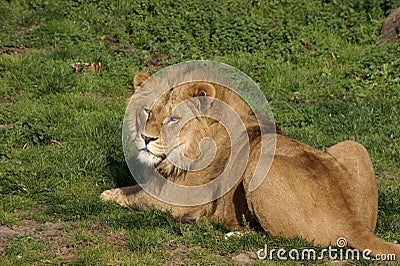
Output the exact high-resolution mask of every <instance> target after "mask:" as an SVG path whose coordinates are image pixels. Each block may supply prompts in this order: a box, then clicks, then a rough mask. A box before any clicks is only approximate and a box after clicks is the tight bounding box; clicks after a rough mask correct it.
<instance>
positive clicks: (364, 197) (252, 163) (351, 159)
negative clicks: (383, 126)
mask: <svg viewBox="0 0 400 266" xmlns="http://www.w3.org/2000/svg"><path fill="white" fill-rule="evenodd" d="M148 77H149V75H148V74H146V73H139V74H137V75H136V76H135V78H134V83H135V89H136V91H138V92H139V93H140V89H141V84H142V83H143V82H144V81H145V80H146V79H147V78H148ZM197 96H207V99H208V100H207V101H204V102H201V101H198V102H197V104H195V102H194V103H193V105H191V104H190V103H189V104H188V105H190V106H187V107H188V108H187V109H186V110H187V112H193V116H195V115H196V112H197V109H198V108H204V106H205V105H206V106H207V107H208V108H210V107H211V108H212V104H211V102H212V101H213V100H212V99H218V100H220V101H224V102H225V103H227V104H228V105H229V106H231V107H232V108H233V109H234V110H235V112H237V114H238V115H239V116H240V118H241V119H242V120H243V121H244V123H245V125H246V130H247V134H248V137H249V141H250V158H249V162H248V163H247V165H244V166H243V167H245V171H244V173H243V175H242V176H241V178H240V179H239V180H238V182H236V183H235V185H234V186H233V188H232V189H231V190H229V192H228V193H226V194H224V195H223V196H222V197H220V198H218V199H216V200H213V201H212V202H210V203H206V204H203V205H200V206H176V205H171V204H168V203H165V202H163V201H160V200H158V199H156V198H154V197H153V196H151V195H149V194H148V193H147V192H146V191H144V190H143V189H141V187H139V186H138V185H136V186H132V187H123V188H116V189H111V190H106V191H104V192H103V193H102V195H101V198H102V199H103V200H112V201H116V202H118V203H119V204H121V205H123V206H126V207H129V208H141V209H148V208H153V207H155V208H159V209H161V210H168V211H170V212H171V214H172V215H173V216H174V217H175V218H176V219H178V220H180V221H190V220H198V219H200V218H201V217H204V216H205V217H210V218H212V219H215V220H217V221H219V222H221V223H222V224H224V225H225V226H226V227H228V228H235V227H237V226H241V224H242V222H243V218H245V220H246V221H247V222H250V224H251V225H252V224H256V223H259V224H260V225H261V226H262V228H263V229H264V230H265V231H266V232H268V233H269V234H270V235H272V236H284V237H295V236H300V237H303V238H305V239H308V240H311V241H314V244H316V245H321V246H327V245H330V244H335V243H336V240H337V239H338V238H340V237H344V238H346V239H347V241H348V246H350V247H353V248H357V249H359V250H364V249H370V250H372V254H373V255H376V254H396V256H397V258H400V245H396V244H393V243H388V242H385V241H384V240H382V239H380V238H378V237H376V236H375V235H374V233H373V232H374V230H375V225H376V220H377V211H378V192H377V185H376V181H375V174H374V169H373V166H372V163H371V160H370V157H369V154H368V152H367V151H366V149H365V148H364V147H363V146H362V145H361V144H359V143H357V142H354V141H345V142H340V143H338V144H336V145H334V146H332V147H330V148H329V149H327V151H326V152H323V151H320V150H317V149H315V148H313V147H310V146H308V145H306V144H304V143H301V142H299V141H296V140H294V139H291V138H289V137H287V136H285V135H283V134H280V133H279V132H277V134H276V150H275V155H274V160H273V162H272V165H271V168H270V170H269V172H268V174H267V176H266V177H265V179H264V180H263V181H262V183H261V185H260V186H258V187H257V188H256V189H255V190H251V189H249V184H250V181H251V178H252V177H253V174H254V171H255V170H254V169H255V167H256V164H257V159H254V160H253V158H259V153H260V141H261V130H260V125H259V122H258V120H257V119H256V117H255V115H254V113H252V111H251V109H250V108H249V107H248V105H247V104H246V103H245V102H244V101H243V100H242V99H241V98H240V97H239V96H238V95H237V94H235V93H234V92H232V91H230V90H229V89H227V88H225V87H223V86H221V85H217V84H211V83H205V82H193V83H189V84H183V85H180V86H177V87H175V88H173V89H170V90H168V91H167V92H166V93H165V94H163V96H162V97H161V98H160V99H159V100H158V101H157V102H156V103H155V104H154V106H152V107H151V106H147V107H144V108H143V110H142V112H143V114H140V115H142V116H143V120H142V123H143V124H142V125H143V126H138V125H136V126H133V125H132V129H133V130H135V131H137V132H134V134H135V136H136V137H135V143H136V146H137V148H138V150H139V155H138V157H139V159H140V160H141V161H142V162H143V163H145V164H148V165H151V166H153V167H155V168H156V169H157V171H158V172H159V173H161V174H162V175H163V176H164V177H165V178H166V179H168V180H170V181H172V182H174V183H176V184H181V185H186V186H198V185H201V184H205V183H208V182H210V181H211V180H213V179H215V178H216V177H217V176H218V175H219V174H220V173H221V172H222V171H223V169H224V166H225V165H226V164H227V162H228V160H229V158H230V155H231V152H230V149H229V147H230V145H231V143H230V140H229V135H228V133H227V131H226V129H225V128H224V127H223V126H221V125H220V123H218V121H215V120H213V119H210V118H207V117H200V118H198V119H192V120H190V121H189V122H187V124H186V125H185V126H183V127H182V130H181V132H180V134H179V141H178V142H177V145H178V146H179V148H180V150H181V151H182V152H183V154H184V155H185V156H186V157H188V158H191V159H194V158H197V157H198V156H199V154H200V153H201V152H200V150H199V143H200V141H201V140H202V139H204V138H211V139H213V140H214V141H215V143H216V146H217V148H218V149H217V151H216V154H215V160H213V161H212V162H211V163H210V164H209V165H208V166H207V167H205V168H203V169H201V170H198V171H190V170H188V169H182V168H179V167H177V166H176V165H174V164H172V163H171V162H170V161H169V160H168V157H167V156H166V155H167V154H168V153H169V152H171V149H174V148H176V147H172V146H171V145H169V143H165V140H163V135H162V131H161V130H162V127H163V125H164V124H165V123H167V124H168V127H171V128H174V127H178V126H180V125H179V124H180V121H179V117H182V116H184V115H187V114H182V113H174V114H171V111H172V110H173V108H174V107H175V106H177V105H178V104H179V103H181V102H182V101H184V100H187V99H190V98H193V97H197ZM133 97H136V96H135V95H134V96H133ZM138 101H140V99H138ZM135 115H137V114H135ZM261 127H267V128H269V127H272V125H271V124H269V123H265V124H262V125H261ZM268 132H269V133H268ZM270 132H273V130H270V131H268V130H267V134H273V133H270Z"/></svg>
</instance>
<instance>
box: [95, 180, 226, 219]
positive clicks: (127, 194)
mask: <svg viewBox="0 0 400 266" xmlns="http://www.w3.org/2000/svg"><path fill="white" fill-rule="evenodd" d="M100 198H101V199H102V200H105V201H115V202H117V203H118V204H120V205H122V206H124V207H127V208H132V209H142V210H149V209H153V208H156V209H159V210H162V211H169V212H171V215H172V216H173V217H174V218H175V219H177V220H179V221H181V222H188V221H193V220H198V219H200V218H201V217H202V216H206V217H212V216H213V208H212V205H213V204H212V203H209V204H205V205H201V206H176V205H172V204H168V203H165V202H163V201H160V200H158V199H156V198H155V197H153V196H151V195H150V194H148V193H147V192H146V191H145V190H143V189H142V188H141V187H140V186H139V185H135V186H129V187H121V188H114V189H110V190H106V191H104V192H103V193H101V196H100ZM214 218H217V219H218V218H220V217H214Z"/></svg>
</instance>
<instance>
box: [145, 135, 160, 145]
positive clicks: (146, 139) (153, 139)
mask: <svg viewBox="0 0 400 266" xmlns="http://www.w3.org/2000/svg"><path fill="white" fill-rule="evenodd" d="M142 138H143V140H144V143H146V145H147V144H149V142H150V141H155V140H156V139H157V138H155V137H150V136H146V135H145V134H142Z"/></svg>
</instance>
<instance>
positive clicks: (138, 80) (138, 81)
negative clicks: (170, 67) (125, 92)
mask: <svg viewBox="0 0 400 266" xmlns="http://www.w3.org/2000/svg"><path fill="white" fill-rule="evenodd" d="M149 77H150V74H149V73H147V72H140V73H138V74H136V75H135V77H134V78H133V85H134V86H135V91H136V90H137V89H138V88H139V87H140V85H142V83H143V82H144V81H145V80H146V79H148V78H149Z"/></svg>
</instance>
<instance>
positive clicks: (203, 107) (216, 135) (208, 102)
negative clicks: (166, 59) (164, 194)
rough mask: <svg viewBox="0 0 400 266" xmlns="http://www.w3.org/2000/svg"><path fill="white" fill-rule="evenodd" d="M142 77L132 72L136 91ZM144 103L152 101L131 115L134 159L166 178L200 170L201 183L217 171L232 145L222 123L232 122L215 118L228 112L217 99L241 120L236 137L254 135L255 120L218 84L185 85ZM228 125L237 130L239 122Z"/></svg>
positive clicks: (143, 76) (216, 174) (230, 92)
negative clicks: (201, 172) (201, 173)
mask: <svg viewBox="0 0 400 266" xmlns="http://www.w3.org/2000/svg"><path fill="white" fill-rule="evenodd" d="M148 77H149V75H148V74H145V73H139V74H137V75H136V76H135V79H134V81H135V88H136V93H137V94H140V90H141V87H140V86H141V84H142V83H143V82H144V81H145V80H146V79H147V78H148ZM143 97H146V96H143ZM138 102H141V103H142V102H144V101H140V100H138ZM147 102H153V103H152V104H149V105H143V106H140V108H138V109H137V112H138V113H137V114H135V118H136V127H135V128H134V130H135V131H136V135H135V144H136V147H137V149H138V152H139V154H138V159H139V160H140V161H141V162H142V163H144V164H146V165H149V166H154V167H156V169H157V171H158V172H159V173H160V174H162V175H163V176H164V177H165V178H168V179H170V180H177V179H179V178H180V177H182V178H184V176H185V174H186V173H187V171H194V170H196V171H204V172H206V173H207V175H205V176H206V177H205V179H204V180H202V181H199V184H201V183H204V182H209V181H210V180H212V179H213V178H215V177H217V176H218V175H219V174H220V173H221V172H222V171H223V169H224V167H225V165H226V164H227V161H228V160H229V158H230V156H231V147H232V143H231V141H232V140H231V137H232V136H231V135H230V134H229V133H228V131H229V130H227V128H226V124H229V126H232V124H235V122H232V121H231V120H232V119H231V118H227V119H230V120H229V122H228V123H225V124H224V123H221V121H218V119H215V117H219V118H220V119H221V120H223V119H224V118H221V115H225V116H227V115H228V114H227V113H229V110H228V111H226V109H225V110H223V106H222V105H223V103H225V104H226V105H227V106H229V109H232V111H231V112H233V113H235V114H236V115H237V119H238V120H240V123H244V125H245V126H244V127H243V130H242V131H243V132H242V134H240V135H243V137H247V138H250V139H252V138H254V137H255V136H256V135H259V134H260V130H259V124H258V120H257V118H256V116H255V115H254V113H253V112H252V111H251V109H250V108H249V106H248V105H247V104H246V103H245V102H244V101H243V100H242V99H241V98H240V96H238V95H237V94H236V93H235V92H233V91H231V90H230V89H228V88H225V87H224V86H222V85H219V84H212V83H208V82H191V83H185V84H182V85H179V86H176V87H174V88H171V89H168V90H166V91H165V92H164V93H163V94H162V95H161V97H159V98H158V99H157V100H155V101H154V100H153V101H147ZM216 114H218V115H217V116H216ZM225 119H226V118H225ZM138 121H139V122H138ZM234 128H235V130H240V127H239V126H236V127H234ZM211 140H212V141H211ZM237 141H239V139H238V140H237ZM240 141H243V140H242V139H240ZM210 172H211V173H212V174H211V175H210ZM195 183H198V182H195Z"/></svg>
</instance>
